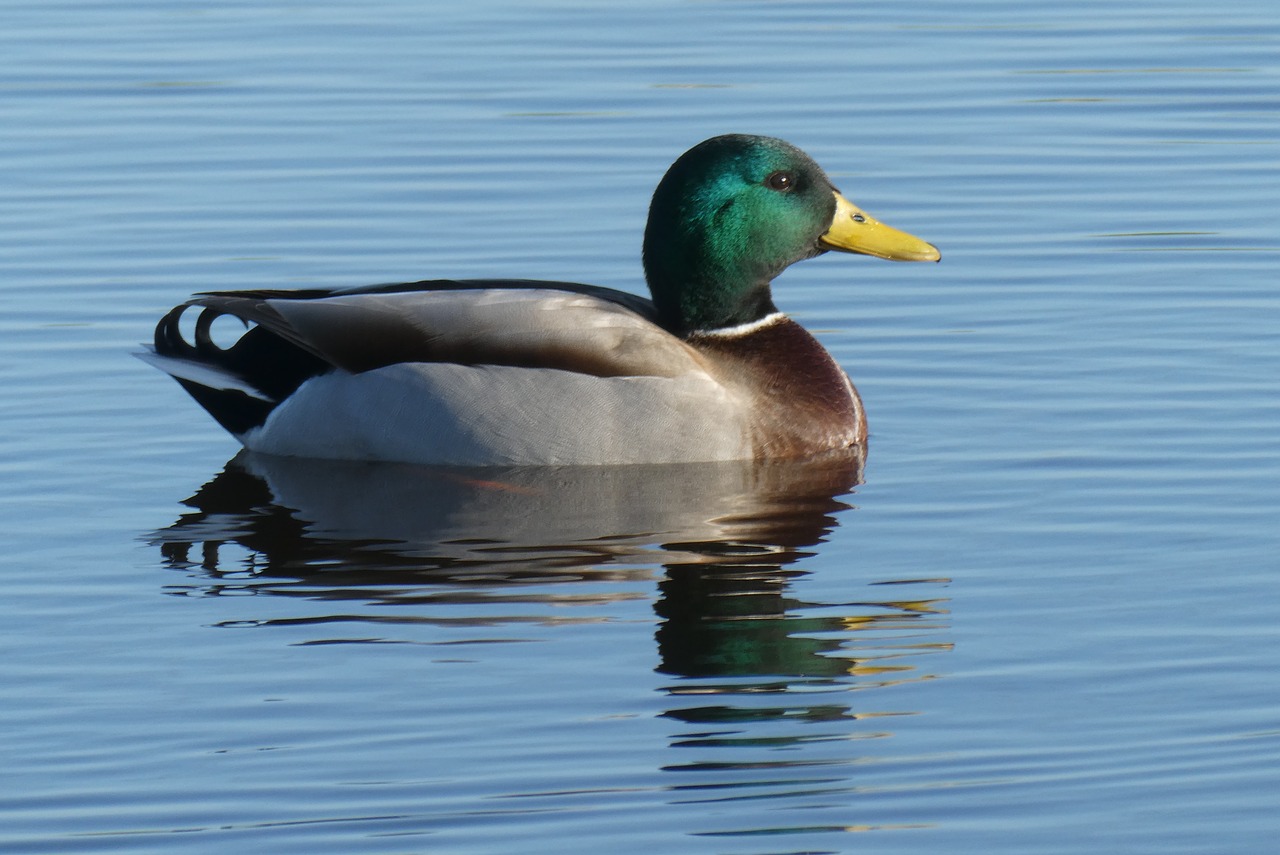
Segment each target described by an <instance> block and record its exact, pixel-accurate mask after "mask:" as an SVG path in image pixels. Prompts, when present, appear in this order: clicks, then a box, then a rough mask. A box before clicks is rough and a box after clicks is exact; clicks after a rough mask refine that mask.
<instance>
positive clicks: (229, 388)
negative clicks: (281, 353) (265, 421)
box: [134, 350, 275, 403]
mask: <svg viewBox="0 0 1280 855" xmlns="http://www.w3.org/2000/svg"><path fill="white" fill-rule="evenodd" d="M134 356H136V357H138V358H139V359H141V360H142V361H143V362H146V363H147V364H149V365H154V366H155V367H156V368H159V369H160V370H161V371H163V372H164V373H165V374H168V375H169V376H170V377H175V378H177V379H179V380H186V381H188V382H191V383H195V384H196V385H198V386H204V387H205V388H207V389H218V390H221V391H224V392H243V393H244V394H246V395H248V396H249V397H250V398H257V399H258V400H259V401H267V402H268V403H274V402H275V399H274V398H272V397H271V396H270V395H267V394H266V393H264V392H262V391H261V390H259V389H257V388H255V387H253V386H251V385H250V384H248V383H246V382H244V380H242V379H241V378H239V377H237V376H236V375H234V374H230V373H228V372H226V371H223V370H222V369H219V368H214V367H212V366H210V365H205V364H204V363H201V362H192V361H191V360H189V359H178V358H176V357H173V356H161V355H160V354H158V353H153V352H151V351H149V350H145V351H140V352H138V353H135V354H134Z"/></svg>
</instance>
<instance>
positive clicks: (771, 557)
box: [153, 451, 950, 796]
mask: <svg viewBox="0 0 1280 855" xmlns="http://www.w3.org/2000/svg"><path fill="white" fill-rule="evenodd" d="M863 459H864V458H863V456H862V454H861V452H860V451H859V452H858V453H850V454H847V455H840V456H835V457H827V458H823V459H818V460H807V461H800V462H775V463H768V464H740V463H731V464H705V465H677V466H624V467H566V468H549V467H542V468H507V469H486V470H477V469H449V468H428V467H421V466H397V465H388V464H362V463H349V462H327V461H315V460H294V459H287V458H276V457H268V456H259V455H253V454H249V453H244V452H242V453H241V454H240V455H238V456H237V457H235V458H233V459H232V460H231V461H230V462H229V463H228V464H227V466H226V468H225V469H224V471H223V472H221V473H220V474H219V475H217V476H216V477H215V478H214V479H213V480H212V481H210V482H209V483H208V484H206V485H204V486H203V487H202V488H201V489H200V490H199V491H198V492H197V493H196V494H195V495H194V496H192V497H191V498H189V499H187V500H186V502H185V504H187V505H188V506H189V507H190V508H191V512H190V513H187V514H184V515H183V516H182V517H181V518H180V519H178V520H177V521H176V522H175V523H173V525H171V526H169V527H168V528H166V529H164V530H162V531H160V532H156V533H155V534H154V535H153V540H154V542H155V543H156V544H157V545H158V546H159V548H160V550H161V551H162V553H163V555H164V556H165V558H166V561H167V562H168V564H169V565H170V566H172V567H173V568H175V569H177V570H179V571H181V572H183V573H184V574H185V576H186V580H185V582H183V583H178V584H173V585H170V586H169V590H170V592H172V593H175V594H180V595H188V596H192V595H194V596H208V595H221V594H246V593H252V594H273V595H280V596H292V597H300V598H304V599H306V600H307V601H314V602H322V603H324V604H325V605H324V606H323V608H322V610H321V611H322V613H321V614H313V615H303V616H294V617H290V618H279V617H276V618H272V619H268V620H261V621H248V622H250V623H256V624H292V625H298V624H306V625H307V626H309V627H311V628H312V629H314V628H315V627H316V626H321V625H324V624H326V623H337V622H345V623H351V622H359V623H362V624H366V625H370V626H372V625H381V626H383V627H387V625H388V624H391V623H396V622H400V623H404V624H412V625H413V626H414V627H418V629H410V630H409V631H410V632H417V633H421V632H422V630H421V629H420V628H421V627H422V626H423V625H424V624H431V625H447V626H450V627H454V628H456V627H459V626H485V627H492V626H495V625H499V624H518V623H526V624H527V623H529V622H534V623H538V624H543V625H545V624H551V623H563V622H573V621H574V620H575V618H573V617H569V618H566V617H564V614H565V613H566V612H572V611H574V610H573V609H565V608H564V606H565V605H566V604H568V605H574V606H588V607H589V608H588V609H586V610H587V611H591V612H593V613H594V614H593V616H590V617H586V618H582V617H579V618H576V619H577V620H600V617H599V612H600V611H601V610H604V611H605V612H606V613H607V614H608V615H609V616H610V617H612V616H614V615H615V614H616V613H617V612H618V611H619V610H620V609H621V608H623V605H622V604H621V603H622V601H625V600H639V599H652V598H653V589H654V584H655V577H656V584H657V590H658V594H659V596H658V597H657V599H656V601H655V602H654V611H655V612H656V613H657V616H658V618H659V622H658V625H657V629H656V641H657V649H658V654H659V664H658V666H657V670H658V672H660V673H661V674H664V675H667V676H668V677H669V678H670V679H671V683H670V685H668V686H666V687H665V688H666V692H667V694H668V697H669V698H671V699H672V700H673V701H674V703H673V704H670V705H669V706H670V707H671V708H669V709H668V710H667V711H666V712H665V713H664V715H665V716H666V717H667V718H668V719H671V720H675V721H678V722H681V725H680V728H681V730H680V732H678V733H674V734H672V736H671V742H672V745H673V746H679V747H684V748H695V749H702V748H709V747H722V746H734V747H735V748H736V749H738V750H737V751H736V752H731V754H732V755H733V756H734V757H735V759H734V760H733V761H729V762H725V761H724V760H717V761H712V762H709V761H708V760H707V759H706V758H703V757H701V756H700V755H699V756H698V757H696V758H695V757H693V756H691V758H690V761H689V762H687V763H680V764H675V765H670V766H667V767H666V769H667V771H669V772H681V773H692V774H684V775H682V776H681V777H680V778H679V781H680V783H679V784H678V785H675V786H673V787H672V789H673V791H680V792H684V791H686V790H701V789H703V788H706V787H712V788H719V789H721V790H722V789H723V788H725V787H730V788H739V787H746V788H749V789H751V790H752V791H753V792H755V793H756V795H757V796H759V795H760V790H759V788H760V787H765V788H770V787H780V788H781V790H780V791H779V792H782V793H785V792H790V791H792V790H794V789H795V788H796V787H797V786H801V785H803V786H806V787H807V786H810V785H813V784H815V782H816V779H815V780H810V779H809V775H810V771H811V770H812V769H813V768H816V767H824V768H825V767H828V766H830V764H831V763H832V761H833V758H830V757H825V756H824V752H822V751H821V750H817V751H816V753H815V748H814V746H815V745H817V744H821V743H824V742H828V741H829V742H832V743H838V744H842V745H846V746H847V745H848V744H849V740H850V739H851V738H857V737H862V738H872V737H877V736H883V735H886V734H884V733H883V732H882V730H881V729H878V728H875V727H871V728H860V727H858V726H855V727H853V728H852V729H851V727H850V724H849V722H851V721H853V720H861V719H876V718H880V717H883V716H885V715H902V714H909V713H910V711H909V710H896V711H895V710H893V709H888V710H886V709H883V708H882V709H879V710H873V709H869V708H868V707H867V706H866V704H865V703H863V704H862V705H861V708H860V709H855V708H854V706H853V701H852V699H853V698H854V697H858V696H856V695H854V694H851V693H852V692H855V691H857V690H861V689H867V688H872V687H878V686H889V685H896V684H901V683H906V682H914V681H919V680H923V679H927V678H928V676H929V675H928V674H926V673H923V672H922V670H921V668H920V656H921V654H926V653H932V652H937V651H941V650H946V649H948V648H949V646H950V645H949V643H948V642H947V641H945V640H944V639H942V638H941V637H940V636H941V635H942V634H944V633H945V631H946V629H947V627H946V624H945V617H946V610H945V600H943V599H941V598H939V597H937V596H933V597H930V596H922V595H921V593H915V594H911V592H912V591H917V592H919V591H922V590H927V591H928V592H929V593H935V594H936V592H937V590H938V589H939V588H940V587H941V586H943V585H945V584H946V581H947V580H940V579H889V580H883V579H882V580H874V581H871V582H866V583H856V582H855V583H851V585H852V586H854V589H855V590H860V591H861V592H863V594H864V595H863V596H861V597H858V598H854V599H849V600H843V599H842V600H841V601H838V602H832V601H830V599H829V598H824V599H827V601H824V602H814V601H810V600H806V599H805V598H804V597H803V596H801V595H800V594H798V593H797V591H799V590H804V589H805V588H806V586H805V585H804V584H803V582H804V580H805V577H807V576H808V573H807V572H805V571H803V570H801V569H798V568H797V566H796V564H797V562H798V561H800V559H802V558H804V557H806V556H808V555H811V554H813V551H814V548H815V547H816V546H817V545H818V544H820V543H821V542H822V541H823V539H824V538H825V537H826V536H827V535H828V534H829V533H830V532H831V531H832V529H833V528H834V527H835V526H836V525H837V521H838V518H839V516H840V514H842V513H843V512H845V511H847V510H849V508H850V506H849V505H848V504H846V502H845V500H844V498H843V497H845V496H847V494H848V493H849V491H850V490H852V489H853V488H854V487H855V486H856V485H857V484H858V483H859V479H860V475H861V471H862V464H863ZM659 568H660V569H659ZM868 591H871V592H873V594H872V595H866V592H868ZM880 594H883V595H884V596H880ZM336 601H347V602H348V603H349V602H357V601H358V602H359V603H361V604H362V606H363V605H378V606H388V605H391V606H410V607H411V608H396V609H376V610H375V612H376V614H374V613H367V612H366V613H364V614H361V613H359V612H360V608H356V607H353V606H351V605H343V606H341V607H337V606H335V602H336ZM577 611H579V612H581V611H583V610H582V609H578V610H577ZM228 623H235V624H243V623H246V621H244V620H236V621H229V622H228ZM313 640H315V641H324V640H333V639H313ZM379 640H381V639H379ZM837 721H838V722H842V724H841V725H840V726H839V727H833V728H831V730H830V732H826V731H824V730H823V728H824V725H823V724H822V723H824V722H837ZM801 723H804V724H805V725H816V727H807V728H801ZM798 728H801V729H798ZM859 730H862V731H863V732H861V733H859V732H858V731H859ZM815 731H818V732H815ZM801 744H804V745H805V746H806V753H807V754H812V755H813V756H811V757H809V759H808V760H805V759H802V758H801V757H796V756H794V755H791V756H788V757H776V756H774V755H772V754H770V755H769V756H768V757H756V756H751V757H748V758H743V757H742V756H740V755H741V751H742V750H743V747H744V746H747V745H750V746H752V749H751V750H752V751H755V750H757V749H759V750H766V751H769V752H772V751H775V750H784V751H787V750H793V749H794V748H796V747H797V746H799V745H801ZM841 756H842V757H843V759H842V760H839V761H836V762H846V761H848V758H847V756H844V755H841ZM784 770H785V771H784ZM807 770H810V771H807ZM829 773H830V769H827V771H826V772H823V773H821V775H820V777H823V779H824V780H827V778H826V777H825V776H828V775H829ZM762 775H763V777H761V776H762ZM726 776H727V777H726ZM836 778H837V779H839V778H840V776H836ZM837 786H839V785H837Z"/></svg>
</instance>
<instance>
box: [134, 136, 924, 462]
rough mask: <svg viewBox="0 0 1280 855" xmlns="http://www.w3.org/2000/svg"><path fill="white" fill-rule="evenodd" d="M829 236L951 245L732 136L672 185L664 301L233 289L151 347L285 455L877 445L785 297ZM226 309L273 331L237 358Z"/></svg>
mask: <svg viewBox="0 0 1280 855" xmlns="http://www.w3.org/2000/svg"><path fill="white" fill-rule="evenodd" d="M779 176H781V178H780V177H779ZM775 184H777V185H781V186H774V185H775ZM868 230H870V232H869V237H868ZM849 233H853V235H854V237H850V236H849ZM855 238H859V239H861V243H859V241H858V240H855ZM886 247H887V248H886ZM825 249H844V250H847V251H855V252H867V253H870V254H876V255H881V256H885V257H901V258H905V259H910V260H936V255H937V251H936V250H933V248H932V247H930V246H929V245H928V244H924V243H923V242H922V241H918V240H916V239H915V238H911V237H910V236H909V235H904V234H902V233H900V232H896V231H894V230H891V229H888V228H887V227H884V226H881V225H880V224H878V223H876V222H875V221H874V220H870V218H867V217H866V216H865V215H864V214H862V213H861V212H860V211H857V209H856V208H853V207H852V206H851V205H850V204H849V203H848V202H846V201H845V200H844V199H843V197H841V196H839V194H838V193H836V192H835V191H834V188H831V186H830V184H829V182H827V180H826V177H825V176H824V175H823V174H822V172H821V170H820V169H818V167H817V166H816V164H813V162H812V161H811V160H809V159H808V158H807V157H806V156H805V155H804V154H803V153H802V152H799V150H798V149H794V148H793V147H791V146H789V145H787V144H786V143H782V142H781V141H778V140H769V139H767V138H761V137H738V136H734V137H717V138H715V139H713V140H708V141H707V142H705V143H702V144H701V145H700V146H698V147H695V148H694V149H692V150H691V151H690V152H688V153H686V154H685V155H684V156H683V157H682V158H681V159H680V160H679V161H677V163H676V164H675V166H673V167H672V169H671V171H669V172H668V174H667V176H666V178H664V179H663V183H662V184H661V185H659V189H658V192H657V193H656V194H655V197H654V203H653V207H652V208H651V211H650V221H649V227H648V229H647V230H646V236H645V267H646V273H647V276H648V279H649V283H650V289H651V291H652V292H653V295H654V300H652V301H650V300H646V299H644V298H641V297H637V296H635V295H631V294H625V293H622V292H618V291H612V290H609V289H604V288H596V287H592V286H585V285H575V284H569V283H559V282H526V281H507V280H477V281H466V282H455V281H434V282H418V283H412V284H407V285H391V286H375V287H369V288H358V289H350V290H344V291H302V292H286V291H260V292H248V291H246V292H226V293H214V294H207V295H203V296H199V297H197V298H196V299H194V300H192V301H191V302H190V303H188V304H186V305H184V306H180V307H178V308H177V309H175V310H174V311H173V312H170V313H169V314H168V315H167V316H166V317H165V318H164V319H163V320H161V322H160V324H159V325H158V326H157V328H156V337H155V350H154V352H152V353H148V354H144V358H146V359H147V360H148V361H150V362H152V363H153V364H156V365H157V366H158V367H159V368H161V370H164V371H166V372H167V373H169V374H170V375H172V376H173V377H174V378H175V379H177V380H178V382H179V383H181V384H182V386H183V387H184V388H185V389H186V390H187V391H188V392H189V393H191V395H192V396H193V397H194V398H195V399H196V400H197V401H198V402H199V403H200V404H201V405H202V406H203V407H205V409H207V410H208V411H209V412H210V413H211V414H212V415H213V417H214V418H215V419H217V420H218V422H219V423H220V424H222V426H223V427H225V428H226V429H227V430H229V431H230V432H231V433H232V434H233V435H235V437H236V438H237V439H238V440H239V441H240V442H241V443H242V444H244V445H245V446H246V447H247V448H249V449H251V450H255V451H260V452H266V453H272V454H282V455H291V456H310V457H327V458H346V459H366V460H395V461H405V462H420V463H451V464H463V465H487V464H512V463H516V464H520V463H528V464H570V463H573V464H616V463H667V462H684V461H712V460H735V459H750V458H757V459H763V458H776V457H798V456H806V455H811V454H816V453H821V452H826V451H830V450H833V449H839V448H845V447H848V446H851V445H855V444H857V443H860V442H862V441H863V440H864V439H865V437H866V418H865V416H864V414H863V410H862V404H861V401H860V400H859V398H858V394H857V392H856V390H855V389H854V387H853V384H852V383H850V382H849V379H848V377H847V376H846V375H845V373H844V371H843V370H842V369H841V368H840V367H839V365H837V364H836V362H835V360H834V359H832V357H831V356H830V355H829V354H828V353H827V352H826V351H825V350H824V349H823V348H822V346H821V345H820V344H819V343H818V342H817V341H816V340H815V339H814V338H813V337H812V336H811V335H810V334H809V333H808V332H806V331H805V330H804V329H803V328H802V327H800V326H799V325H798V324H796V323H795V322H794V321H792V320H791V319H789V318H787V317H786V316H785V315H783V314H781V313H780V312H778V311H777V309H775V308H774V306H773V302H772V298H771V295H770V291H769V283H770V281H771V280H772V278H773V277H774V276H775V275H776V274H777V273H778V272H780V271H781V270H782V269H783V268H785V267H786V266H787V265H788V264H790V263H791V262H793V261H795V260H798V259H800V258H806V257H810V256H812V255H816V254H818V253H820V252H822V251H824V250H825ZM188 306H200V307H203V311H202V312H201V314H200V319H199V321H198V322H197V326H196V332H195V335H194V338H193V341H192V342H188V341H186V340H185V339H184V337H183V335H182V333H181V332H180V330H179V327H178V321H179V318H180V316H181V314H182V312H183V310H184V309H186V308H187V307H188ZM224 314H226V315H232V316H235V317H238V318H240V319H241V320H243V321H245V322H246V323H250V324H255V326H254V327H253V328H252V329H250V330H249V331H248V332H247V333H245V334H244V335H243V336H242V337H241V338H240V340H239V341H238V342H236V344H235V345H234V346H232V347H229V348H226V349H223V348H221V347H219V346H218V345H217V344H215V343H214V341H213V340H212V337H211V336H210V334H209V329H210V325H211V324H212V321H213V320H214V318H216V317H218V316H220V315H224Z"/></svg>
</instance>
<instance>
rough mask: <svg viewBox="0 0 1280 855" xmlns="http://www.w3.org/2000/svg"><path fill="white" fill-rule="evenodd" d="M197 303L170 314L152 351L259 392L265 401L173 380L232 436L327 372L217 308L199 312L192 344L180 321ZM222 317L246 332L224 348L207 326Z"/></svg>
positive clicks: (314, 361)
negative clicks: (241, 327) (228, 316)
mask: <svg viewBox="0 0 1280 855" xmlns="http://www.w3.org/2000/svg"><path fill="white" fill-rule="evenodd" d="M197 305H198V303H195V302H191V303H184V304H182V305H181V306H177V307H176V308H174V309H172V310H170V311H169V312H168V313H167V314H165V316H164V317H162V318H161V319H160V321H159V323H157V324H156V331H155V351H156V353H157V354H158V355H160V356H165V357H170V358H174V359H182V360H185V361H187V362H190V363H194V364H197V365H201V366H204V367H206V368H208V369H210V370H213V371H216V372H218V373H219V374H222V375H225V376H227V377H230V378H235V379H236V380H237V381H239V382H240V383H241V384H244V385H247V386H251V387H252V388H254V389H257V390H259V391H260V392H261V393H262V394H263V395H264V396H265V397H266V398H268V399H269V400H263V399H262V398H257V397H254V396H251V395H248V394H245V393H244V392H242V391H240V390H238V389H219V388H214V387H211V386H206V385H204V384H201V383H198V382H195V381H193V380H188V379H186V378H183V377H174V379H175V380H177V381H178V383H179V384H180V385H181V386H182V388H183V389H185V390H186V391H187V393H188V394H189V395H191V397H192V398H194V399H195V400H196V403H198V404H200V406H202V407H204V408H205V409H206V410H207V411H208V412H209V415H211V416H213V418H214V419H215V420H216V421H217V422H218V424H220V425H222V427H224V428H225V429H226V430H228V431H230V432H231V433H233V434H236V435H240V434H243V433H244V432H245V431H247V430H250V429H252V428H254V427H258V426H260V425H261V424H262V423H263V422H265V421H266V419H267V417H268V416H269V415H271V411H272V410H274V409H275V407H276V405H277V404H278V403H279V402H280V401H283V400H284V399H285V398H287V397H289V395H291V394H293V392H294V390H296V389H297V388H298V387H299V386H301V385H302V384H303V383H305V382H306V381H307V380H309V379H311V378H312V377H316V376H318V375H320V374H324V373H326V372H328V371H330V370H332V366H331V365H329V363H327V362H325V361H324V360H322V359H320V358H318V357H316V356H314V355H313V354H311V353H308V352H307V351H305V350H303V349H301V348H300V347H298V346H297V345H295V344H292V343H290V342H288V341H286V340H285V339H283V338H281V337H280V336H278V335H276V334H274V333H272V332H271V331H270V330H268V329H266V328H265V327H262V326H257V325H251V324H250V323H249V321H247V320H246V319H244V318H240V317H239V316H237V315H235V314H232V313H230V312H226V311H223V310H222V309H218V308H212V307H207V306H206V307H203V308H201V309H200V314H199V316H197V318H196V324H195V332H194V336H193V338H194V341H188V340H187V338H186V337H185V336H184V335H183V332H182V328H181V326H180V321H181V319H182V316H183V315H184V314H185V313H186V312H187V310H188V309H192V308H195V307H196V306H197ZM223 315H230V316H231V317H234V318H236V319H237V320H239V321H241V322H242V323H243V324H244V325H245V328H246V330H247V331H246V332H245V333H244V334H243V335H242V336H240V338H239V340H238V341H236V343H235V344H233V345H231V346H230V347H226V348H224V347H221V346H219V345H218V343H217V342H215V341H214V340H213V336H212V334H211V331H212V328H213V323H214V321H216V320H217V319H218V318H220V317H222V316H223Z"/></svg>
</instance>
